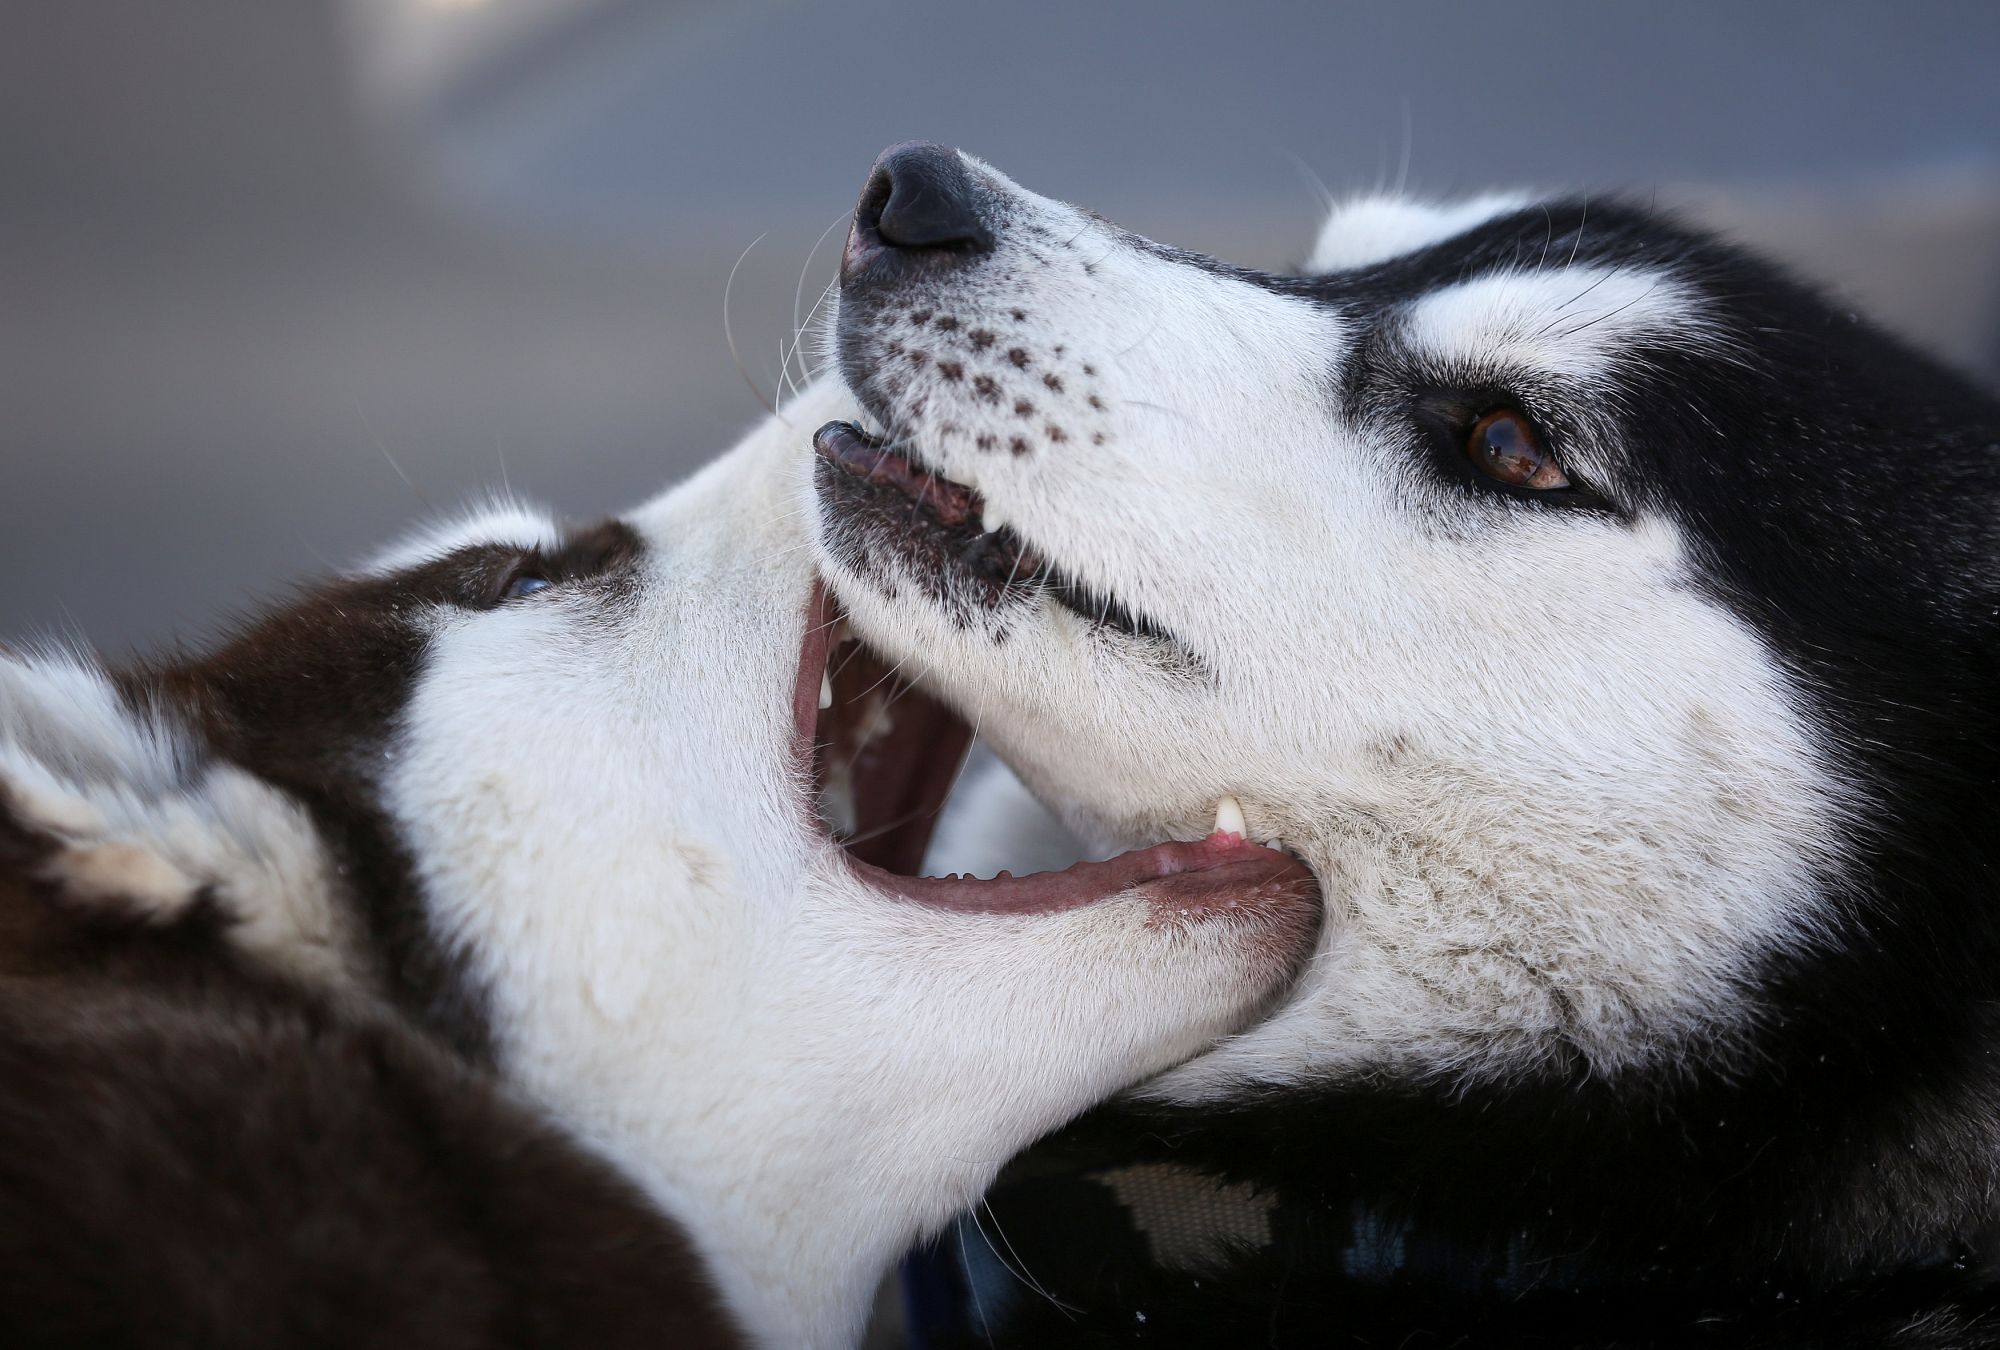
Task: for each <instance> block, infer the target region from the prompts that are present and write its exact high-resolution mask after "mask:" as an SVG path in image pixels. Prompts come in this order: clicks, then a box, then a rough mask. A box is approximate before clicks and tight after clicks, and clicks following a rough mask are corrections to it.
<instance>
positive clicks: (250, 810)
mask: <svg viewBox="0 0 2000 1350" xmlns="http://www.w3.org/2000/svg"><path fill="white" fill-rule="evenodd" d="M10 874H11V877H12V878H13V879H16V880H18V881H20V882H22V883H25V884H26V885H27V886H28V887H29V889H30V890H31V891H33V892H34V893H36V894H38V895H41V896H45V897H47V899H48V901H49V902H50V903H51V904H53V905H55V906H57V907H58V908H61V909H63V910H65V911H67V912H69V913H71V914H73V915H75V916H77V917H79V918H81V919H83V920H84V921H86V922H91V923H97V924H105V925H113V926H119V927H126V928H131V927H145V926H151V927H158V926H163V925H168V924H177V923H181V922H184V921H190V920H196V919H201V920H204V921H212V922H219V923H220V924H221V925H222V927H223V931H224V932H225V933H226V935H227V938H228V941H229V943H230V944H231V946H233V947H234V948H235V949H236V950H237V951H239V952H241V953H242V954H243V955H245V956H248V957H252V958H254V959H256V960H258V961H260V962H262V963H263V964H265V965H266V966H269V967H272V968H275V969H278V970H282V971H285V972H287V973H289V974H291V975H294V976H299V977H304V978H306V979H309V980H312V981H315V982H319V983H328V982H332V983H348V984H352V983H355V982H357V981H365V978H366V977H365V974H364V971H365V963H364V962H362V961H361V960H360V959H359V957H358V952H359V946H360V944H359V940H358V931H359V930H358V920H357V919H356V917H355V916H354V915H353V914H352V912H351V909H350V906H349V905H348V903H347V900H346V890H345V887H344V886H343V884H342V882H341V881H340V869H339V868H338V867H337V866H336V865H335V863H334V860H333V858H332V856H331V854H330V853H329V852H328V849H327V847H326V844H325V841H324V839H323V838H322V836H321V834H320V831H319V829H318V828H317V826H316V825H315V824H314V822H313V820H312V817H311V816H310V815H309V814H308V813H307V811H306V810H305V808H304V807H302V806H301V805H300V804H299V803H298V802H297V801H296V800H295V799H293V798H292V797H291V796H290V795H289V794H288V793H285V792H283V791H280V790H279V789H278V788H276V787H274V786H272V785H271V784H270V783H268V782H266V781H264V780H263V779H261V778H259V777H257V776H255V775H254V774H251V773H249V772H247V771H245V770H244V769H242V768H240V767H239V766H237V765H235V764H231V763H229V762H227V761H226V760H223V759H220V758H217V757H215V756H213V755H212V754H211V753H210V752H209V749H208V747H207V746H205V745H204V744H203V743H202V742H201V739H200V738H199V737H198V736H197V735H195V734H194V733H193V732H192V731H191V730H189V729H188V728H186V727H184V726H182V725H180V724H178V723H177V722H176V720H175V719H173V718H172V717H171V716H169V715H168V714H167V713H165V712H163V711H159V710H156V709H152V708H145V707H138V708H135V707H134V706H133V705H132V702H131V701H130V700H128V699H127V698H126V697H124V696H123V695H122V694H121V693H120V692H119V690H118V689H117V688H116V687H115V686H114V685H113V684H112V682H111V680H110V678H109V677H108V676H106V675H105V673H104V672H103V671H102V670H101V669H99V668H98V667H96V666H94V665H91V664H89V663H88V662H82V661H77V660H74V659H66V658H28V659H23V658H18V657H14V656H10V655H8V654H6V653H4V652H0V881H4V880H7V879H9V876H10Z"/></svg>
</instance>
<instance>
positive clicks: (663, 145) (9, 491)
mask: <svg viewBox="0 0 2000 1350" xmlns="http://www.w3.org/2000/svg"><path fill="white" fill-rule="evenodd" d="M1996 65H2000V5H1995V4H1992V3H1990V2H1986V3H1961V4H1948V3H1936V4H1924V3H1911V2H1907V0H1906V2H1905V3H1899V4H1896V5H1885V4H1855V3H1830V2H1829V0H1814V2H1812V3H1791V2H1789V0H1762V2H1760V3H1757V4H1742V3H1739V2H1738V0H1700V2H1694V0H1680V2H1677V3H1673V4H1654V5H1643V6H1642V5H1636V4H1634V5H1628V4H1602V3H1588V4H1586V3H1555V2H1553V0H1534V2H1533V3H1520V4H1495V3H1402V4H1388V3H1380V4H1378V3H1354V4H1336V3H1309V2H1308V0H1290V2H1286V0H1237V2H1236V3H1232V4H1228V5H1219V4H1218V5H1198V4H1191V3H1174V2H1173V0H1155V2H1154V3H1147V4H1113V3H1083V2H1082V0H1023V2H1022V3H1015V4H1012V5H1007V6H996V5H954V4H946V3H936V2H934V3H928V4H925V3H912V2H909V0H852V3H843V2H841V0H820V2H819V3H804V2H803V0H644V2H642V0H183V2H181V3H171V4H167V3H152V2H142V0H8V3H7V4H6V5H5V7H4V9H0V456H4V467H5V470H6V472H5V474H4V476H0V575H4V576H6V577H7V578H8V580H9V582H10V583H11V584H9V585H7V586H6V587H5V588H4V591H0V640H9V639H20V638H27V637H32V636H34V635H37V634H41V635H57V636H77V635H82V636H85V637H87V638H89V639H90V640H93V641H95V642H96V643H98V644H99V645H101V646H103V647H104V648H106V649H107V650H108V651H110V652H112V653H114V654H116V653H119V652H122V651H126V650H129V649H130V647H131V646H133V645H134V644H144V643H150V642H155V641H159V640H162V639H166V638H171V637H175V636H183V637H191V638H199V637H201V636H204V635H206V634H208V633H210V632H212V631H213V628H214V625H215V623H216V621H217V618H218V616H220V615H223V614H225V613H227V612H229V611H231V610H233V609H240V608H241V607H242V606H244V605H245V604H246V603H248V602H249V601H250V600H252V599H253V598H254V597H257V596H262V595H270V594H272V593H274V592H276V591H278V590H281V589H282V587H283V586H284V584H285V583H286V581H287V580H289V579H292V578H296V577H299V576H302V575H306V574H309V573H311V572H313V571H316V570H322V569H324V568H326V567H329V566H337V565H341V564H344V563H347V562H350V561H353V560H354V559H355V558H356V557H357V556H358V555H361V554H363V553H365V552H366V551H367V550H368V549H369V548H370V547H371V546H373V545H375V544H378V543H380V542H382V541H384V540H385V539H386V538H387V537H389V536H391V535H393V534H394V533H396V532H398V531H399V530H401V529H404V528H407V527H408V526H409V525H410V524H411V523H412V522H413V521H415V520H417V519H418V518H420V517H422V516H423V515H425V514H426V513H427V512H430V511H433V510H442V509H446V508H449V507H451V506H453V505H455V504H457V503H458V502H460V501H462V500H464V499H465V498H466V497H467V496H469V495H470V494H472V493H473V492H475V491H477V490H479V489H483V488H485V487H488V486H493V485H499V484H500V483H502V482H503V481H504V482H506V483H507V484H509V485H511V487H512V488H513V490H515V491H516V492H519V493H521V494H524V495H527V496H530V497H534V498H539V499H542V500H545V501H547V502H549V503H551V504H553V505H554V506H555V507H557V508H558V509H560V510H561V511H563V512H566V513H570V514H573V515H590V514H593V513H597V512H602V511H606V510H612V509H616V508H618V507H619V506H621V505H624V504H628V503H630V502H632V501H634V500H635V499H637V498H639V497H641V496H642V495H645V494H648V493H650V492H652V491H653V490H655V489H657V488H658V487H660V486H661V485H662V484H664V483H666V482H668V481H669V480H671V479H673V478H675V477H678V476H680V475H681V474H683V473H684V472H686V470H687V469H688V468H689V467H690V466H691V465H693V464H695V463H697V462H699V461H700V460H701V459H703V458H705V457H706V456H708V455H710V454H712V453H714V452H715V451H717V450H718V449H720V448H722V447H723V446H725V445H726V444H727V443H728V442H729V441H730V439H731V438H732V437H733V436H734V435H735V434H736V433H737V432H738V431H739V430H740V429H742V428H743V427H744V426H745V425H747V424H748V423H749V422H750V421H751V420H752V419H753V418H755V417H756V415H757V414H758V411H759V398H760V397H768V396H769V395H770V393H771V391H772V390H773V389H774V388H776V387H777V386H778V384H779V379H780V377H779V370H780V351H781V348H782V346H783V345H784V344H785V343H786V342H787V341H788V340H789V338H790V336H791V333H792V322H793V314H794V303H795V297H801V298H802V302H803V303H802V304H801V306H800V307H801V308H805V307H809V306H810V304H811V302H812V301H813V299H814V298H815V297H816V296H817V295H818V294H819V291H820V289H821V287H823V286H824V285H825V283H826V281H827V280H828V278H829V277H830V275H831V269H832V265H833V257H834V254H835V252H836V250H837V246H838V241H839V235H838V231H837V230H836V231H835V232H834V233H833V234H831V235H828V236H827V238H826V242H825V243H824V244H822V245H821V246H820V248H819V251H818V254H817V257H816V258H815V259H814V260H813V263H812V265H811V266H810V267H807V265H806V264H807V258H808V254H809V253H810V252H811V250H812V249H813V245H814V241H815V240H816V239H818V238H819V237H820V236H821V233H822V231H823V230H826V229H827V228H828V227H829V226H834V225H836V223H837V222H839V221H840V220H841V219H842V218H843V215H844V213H845V211H846V209H847V207H848V206H849V204H850V203H851V201H852V198H853V195H854V193H855V192H856V191H857V190H858V188H859V187H860V184H861V180H862V178H863V175H864V173H865V171H866V169H867V167H868V164H869V161H870V159H871V158H872V156H873V154H874V152H875V151H876V150H877V149H878V148H879V147H881V146H882V145H884V144H887V143H888V142H891V141H895V140H900V139H904V138H907V137H923V138H927V139H933V140H940V141H946V142H951V143H955V144H959V145H963V146H965V147H967V148H968V149H971V150H974V151H975V152H977V153H979V154H982V155H984V156H986V157H987V158H989V159H991V160H993V161H994V162H995V163H996V164H998V165H999V166H1000V167H1001V168H1003V169H1005V170H1006V171H1007V172H1008V173H1010V174H1012V175H1013V176H1014V177H1016V178H1018V179H1019V180H1020V181H1022V182H1023V183H1025V184H1027V185H1028V186H1030V187H1033V188H1035V189H1037V190H1039V191H1043V192H1047V193H1050V194H1053V195H1057V196H1063V197H1068V198H1071V199H1074V200H1078V201H1081V202H1084V203H1087V204H1089V205H1091V206H1094V207H1096V208H1098V209H1100V210H1103V211H1105V212H1106V213H1107V214H1109V215H1111V216H1113V217H1114V218H1116V219H1118V220H1120V221H1121V222H1122V223H1124V224H1127V225H1129V226H1131V227H1133V228H1135V229H1138V230H1140V231H1141V232H1144V233H1147V234H1151V235H1154V236H1156V237H1159V238H1163V239H1166V240H1169V241H1172V242H1174V243H1178V244H1184V245H1188V246H1192V247H1196V248H1201V249H1205V250H1208V251H1211V252H1216V253H1220V254H1222V255H1224V256H1227V257H1230V258H1232V259H1235V260H1238V261H1243V262H1247V263H1251V264H1257V265H1266V266H1279V265H1284V264H1286V263H1288V262H1290V261H1292V260H1293V259H1295V258H1297V257H1299V256H1301V255H1302V254H1303V251H1304V249H1305V247H1306V243H1307V240H1308V239H1309V236H1310V234H1311V230H1312V227H1313V224H1314V220H1315V217H1316V215H1317V213H1318V210H1319V204H1320V200H1321V199H1320V191H1321V188H1320V186H1319V184H1321V183H1323V184H1324V185H1325V187H1326V189H1328V190H1330V191H1332V192H1334V193H1341V192H1345V191H1350V190H1354V189H1359V188H1370V187H1375V186H1378V185H1384V184H1394V183H1397V182H1401V181H1407V183H1408V185H1409V186H1410V187H1411V188H1413V189H1416V190H1419V191H1422V192H1426V193H1432V194H1448V193H1453V192H1462V191H1469V190H1474V189H1479V188H1483V187H1487V186H1492V185H1512V184H1523V183H1525V184H1531V185H1541V186H1578V187H1587V188H1590V189H1592V190H1619V191H1626V192H1633V193H1638V194H1641V195H1644V196H1648V197H1654V198H1657V199H1658V200H1659V201H1661V202H1663V203H1667V204H1674V205H1679V206H1683V207H1685V208H1687V209H1690V210H1694V211H1696V212H1698V213H1701V214H1703V215H1705V216H1706V217H1708V218H1710V219H1712V220H1715V221H1718V222H1721V223H1723V224H1725V225H1726V226H1727V227H1728V228H1731V229H1734V230H1736V231H1738V232H1739V233H1741V234H1743V235H1744V236H1746V237H1748V238H1751V239H1753V240H1755V241H1757V242H1760V243H1762V244H1764V245H1765V246H1767V247H1768V248H1770V249H1773V250H1775V251H1778V252H1780V253H1782V254H1783V255H1784V256H1786V257H1788V258H1789V259H1791V260H1792V261H1794V263H1795V264H1796V265H1797V266H1799V267H1800V268H1802V269H1804V270H1806V271H1808V272H1810V273H1812V274H1814V275H1816V276H1818V277H1820V278H1821V279H1823V280H1824V281H1826V282H1828V283H1830V284H1832V285H1834V286H1836V287H1838V288H1840V289H1842V290H1844V291H1845V292H1847V293H1848V294H1849V295H1851V296H1852V297H1854V299H1855V301H1856V302H1857V303H1858V304H1860V305H1863V306H1865V307H1867V308H1870V309H1873V310H1874V311H1876V312H1877V313H1878V314H1879V315H1880V316H1881V317H1883V318H1884V319H1885V320H1886V321H1888V322H1889V323H1891V324H1892V325H1893V326H1895V327H1897V328H1899V329H1901V330H1902V331H1904V332H1906V333H1909V334H1911V335H1913V336H1915V337H1917V338H1918V339H1919V340H1921V341H1923V342H1925V343H1927V344H1928V345H1930V346H1931V347H1933V348H1934V349H1936V350H1938V351H1940V352H1942V353H1944V354H1945V355H1946V356H1947V357H1948V358H1949V359H1950V360H1952V361H1953V362H1955V363H1957V364H1958V365H1960V366H1961V367H1964V368H1966V369H1968V370H1971V371H1974V372H1975V373H1977V374H1979V375H1980V377H1981V378H1983V379H1985V380H1987V381H1989V382H1992V381H1994V380H1995V379H1996V377H2000V79H1996V78H1995V74H1994V71H1995V68H1996ZM753 242H754V247H753V246H752V245H753ZM746 249H748V252H747V253H746V252H745V250H746ZM739 258H741V266H740V268H739V269H738V271H737V276H736V280H735V283H734V285H733V287H731V288H730V294H729V306H728V308H729V322H730V326H731V328H732V329H733V331H734V334H735V337H736V341H737V346H738V350H739V352H740V356H741V362H742V366H743V371H744V372H747V378H746V374H745V373H743V372H739V370H738V368H737V364H736V362H735V361H733V360H732V357H731V354H730V351H729V347H728V345H727V343H726V342H725V340H724V288H725V281H726V279H727V278H728V276H729V273H730V270H731V268H732V266H733V265H735V264H737V262H738V259H739ZM794 368H795V369H796V367H794ZM753 385H754V386H755V388H756V391H757V392H753V389H752V386H753Z"/></svg>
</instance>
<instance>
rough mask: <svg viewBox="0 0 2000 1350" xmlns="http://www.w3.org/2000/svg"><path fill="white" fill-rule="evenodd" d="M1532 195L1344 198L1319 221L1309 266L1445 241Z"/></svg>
mask: <svg viewBox="0 0 2000 1350" xmlns="http://www.w3.org/2000/svg"><path fill="white" fill-rule="evenodd" d="M1528 201H1529V198H1528V197H1526V196H1524V195H1522V194H1519V193H1492V194H1489V195H1487V196H1483V197H1474V198H1472V199H1471V200H1470V201H1464V202H1451V203H1432V202H1421V201H1414V200H1412V199H1410V198H1408V197H1397V196H1389V195H1371V196H1366V197H1353V198H1349V199H1348V200H1347V201H1344V202H1340V203H1338V204H1337V205H1335V206H1334V208H1333V213H1332V214H1331V215H1329V216H1328V217H1327V221H1326V224H1325V225H1323V226H1321V227H1320V232H1319V239H1318V240H1317V241H1315V242H1314V244H1313V251H1312V255H1311V256H1310V257H1309V258H1307V259H1306V270H1307V271H1308V272H1344V271H1346V270H1347V269H1349V268H1352V267H1367V266H1369V265H1371V264H1373V263H1379V262H1387V261H1388V260H1389V259H1391V258H1398V257H1401V256H1402V255H1403V254H1405V253H1413V252H1415V251H1416V250H1417V249H1420V248H1428V247H1429V246H1430V245H1432V244H1440V243H1443V242H1444V241H1445V240H1447V239H1450V238H1451V237H1452V236H1454V235H1459V234H1463V233H1465V232H1466V231H1467V230H1469V229H1471V228H1472V227H1473V226H1475V225H1480V224H1484V223H1485V222H1486V221H1489V220H1492V219H1493V218H1494V217H1496V216H1503V215H1506V214H1507V213H1508V212H1510V211H1518V210H1520V209H1521V208H1522V207H1524V206H1526V205H1527V204H1528Z"/></svg>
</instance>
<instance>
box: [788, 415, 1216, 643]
mask: <svg viewBox="0 0 2000 1350" xmlns="http://www.w3.org/2000/svg"><path fill="white" fill-rule="evenodd" d="M813 449H814V451H815V452H816V453H817V454H818V456H819V466H818V469H817V484H818V487H819V491H820V495H821V499H822V500H823V501H827V502H829V503H831V504H832V505H834V506H835V507H836V508H837V509H838V510H839V512H840V515H841V517H842V518H843V520H844V521H845V522H846V523H847V525H848V528H849V529H850V530H852V531H854V532H856V533H857V534H858V536H859V539H860V541H861V543H862V544H863V546H864V548H866V549H867V550H869V551H879V552H881V553H883V554H885V555H888V556H891V557H893V558H894V559H895V560H896V561H898V562H899V563H900V564H901V567H900V569H899V570H900V571H902V572H903V573H904V574H905V575H908V576H913V577H916V578H918V579H919V580H920V582H921V583H922V584H925V585H927V586H929V587H930V588H931V591H932V599H934V600H936V601H938V602H939V603H941V604H944V605H946V606H947V607H952V606H959V605H966V604H970V605H974V606H977V607H980V608H984V609H988V610H995V609H998V608H1000V607H1001V606H1002V605H1003V604H1006V603H1009V602H1022V601H1031V600H1033V599H1034V598H1035V597H1037V596H1047V597H1048V598H1049V599H1050V600H1052V601H1054V602H1055V603H1056V604H1058V605H1060V606H1062V607H1063V608H1064V609H1067V610H1069V611H1070V612H1071V613H1073V614H1075V615H1077V616H1078V617H1079V618H1081V619H1083V620H1085V621H1086V622H1088V623H1090V624H1092V625H1093V626H1095V627H1097V628H1100V629H1105V630H1109V631H1111V632H1115V633H1123V634H1125V635H1127V636H1129V637H1134V638H1139V639H1143V640H1147V641H1151V642H1156V643H1165V644H1169V645H1172V646H1175V647H1179V646H1180V644H1179V642H1178V641H1177V640H1176V639H1175V638H1174V637H1173V635H1172V634H1170V633H1168V632H1167V631H1166V629H1164V628H1163V627H1162V626H1160V625H1159V624H1157V623H1154V622H1152V621H1151V620H1149V619H1147V618H1146V617H1144V616H1143V615H1138V614H1134V613H1133V612H1132V611H1131V610H1129V609H1127V608H1126V607H1125V606H1124V605H1123V604H1121V603H1120V602H1119V601H1118V600H1117V599H1116V598H1115V597H1112V596H1109V595H1105V594H1102V593H1100V592H1098V591H1095V590H1093V589H1091V588H1090V587H1088V586H1085V585H1083V584H1081V583H1080V582H1078V581H1076V580H1074V579H1073V578H1071V577H1069V576H1067V575H1065V574H1064V573H1063V571H1062V570H1061V569H1060V568H1059V567H1057V566H1055V565H1054V564H1053V563H1051V562H1049V561H1048V560H1047V559H1046V558H1044V557H1043V556H1042V555H1041V554H1040V552H1039V551H1037V550H1036V549H1034V548H1033V547H1031V546H1030V545H1029V544H1027V543H1026V542H1025V541H1023V540H1022V538H1021V537H1020V535H1019V534H1017V533H1016V532H1015V531H1014V529H1013V528H1012V527H1011V526H1007V525H1002V526H1000V527H999V528H997V529H988V528H987V512H986V503H985V501H984V500H983V499H982V498H981V497H980V495H979V494H978V493H977V492H975V491H973V490H972V489H971V488H969V487H966V486H965V485H964V484H962V483H954V482H952V481H951V480H950V479H948V478H945V477H943V476H942V475H940V474H938V473H936V472H934V471H932V470H931V469H929V468H927V467H925V466H924V465H923V464H922V463H921V462H920V461H919V460H918V459H917V458H916V457H915V456H914V454H913V453H912V452H911V451H910V449H909V448H907V447H905V446H903V445H900V444H897V443H895V442H893V441H891V440H889V439H887V438H884V437H879V436H873V435H870V434H869V433H868V432H866V431H864V430H862V429H861V428H860V427H859V426H857V425H855V424H854V423H852V422H828V423H827V424H826V425H825V426H823V427H821V428H820V429H819V430H818V431H817V432H816V433H814V435H813Z"/></svg>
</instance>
